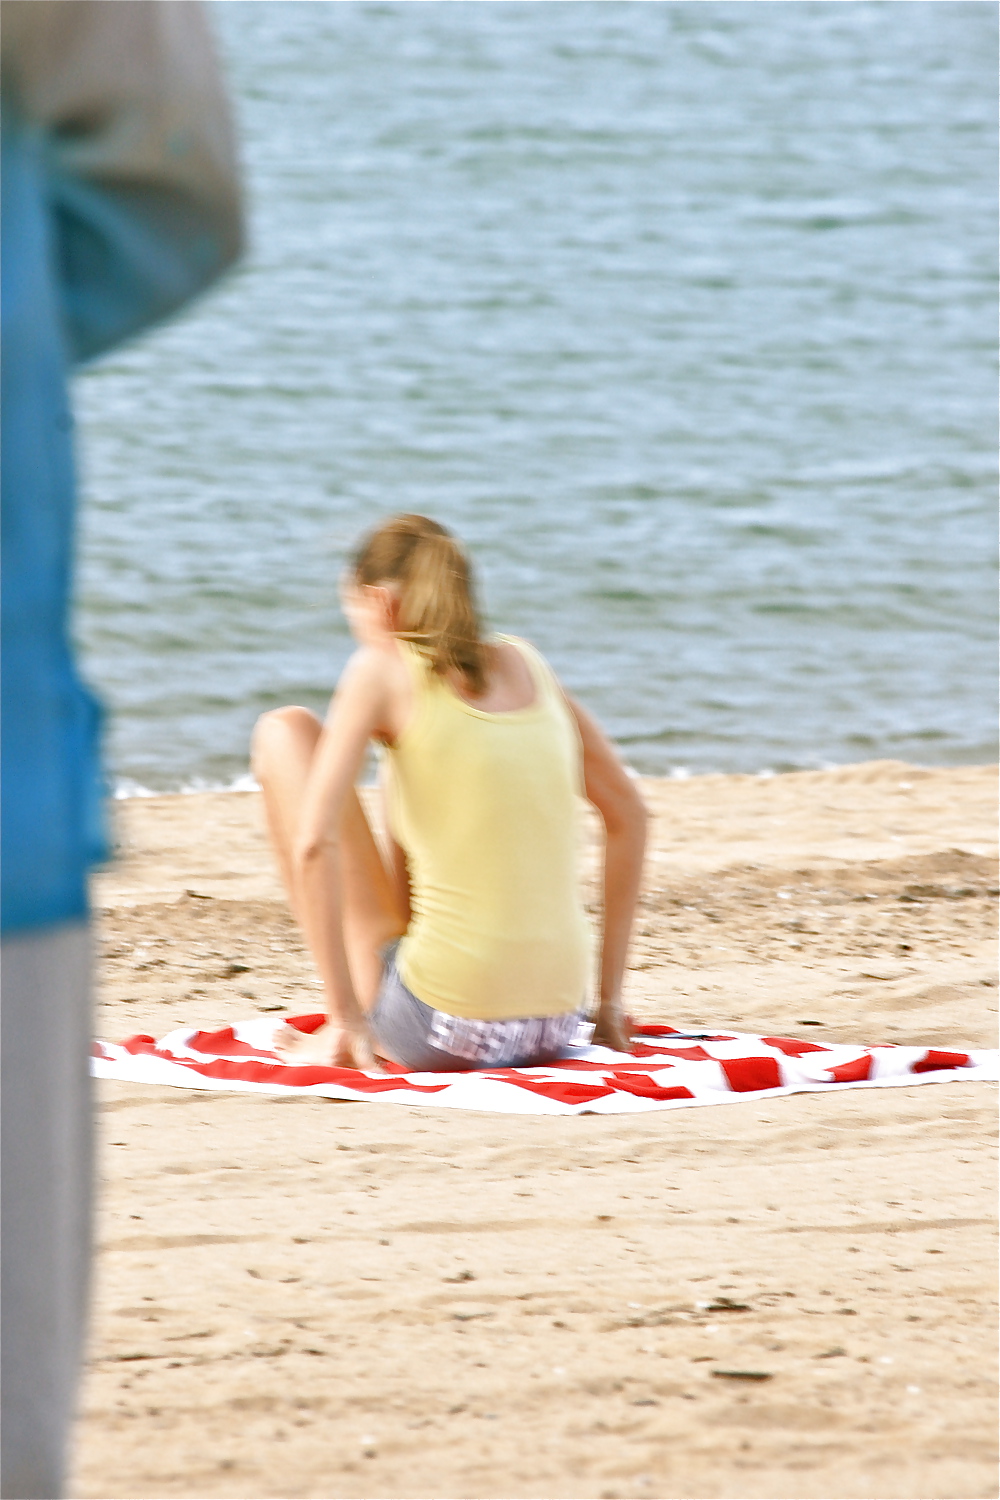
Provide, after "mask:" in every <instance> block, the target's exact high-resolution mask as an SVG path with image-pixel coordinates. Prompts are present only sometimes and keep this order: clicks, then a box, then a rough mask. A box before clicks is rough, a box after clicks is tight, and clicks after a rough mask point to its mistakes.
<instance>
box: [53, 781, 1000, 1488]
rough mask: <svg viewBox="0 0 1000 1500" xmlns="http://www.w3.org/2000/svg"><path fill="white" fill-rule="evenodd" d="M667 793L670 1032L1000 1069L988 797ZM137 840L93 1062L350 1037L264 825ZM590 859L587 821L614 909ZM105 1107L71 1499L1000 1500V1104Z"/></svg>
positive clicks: (260, 1101)
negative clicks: (932, 1049)
mask: <svg viewBox="0 0 1000 1500" xmlns="http://www.w3.org/2000/svg"><path fill="white" fill-rule="evenodd" d="M642 787H643V791H644V794H645V796H646V800H647V802H648V804H649V806H650V810H651V814H652V817H651V828H650V832H651V837H650V848H649V859H648V861H647V867H646V876H645V882H644V887H643V893H642V897H641V902H640V910H639V913H638V917H637V922H636V933H635V940H634V944H633V950H632V953H631V957H630V968H629V975H628V987H627V992H626V998H627V1001H628V1003H629V1005H630V1008H631V1009H632V1012H633V1014H634V1016H635V1018H636V1019H637V1020H643V1021H666V1022H671V1023H674V1024H677V1025H682V1024H683V1025H685V1026H692V1027H695V1028H697V1027H699V1026H703V1025H705V1024H719V1025H728V1026H734V1027H739V1029H742V1030H747V1031H755V1032H761V1033H764V1034H768V1033H783V1034H786V1035H793V1036H794V1035H796V1034H799V1035H804V1036H806V1037H810V1036H811V1037H812V1038H814V1039H819V1040H843V1041H858V1042H862V1043H880V1042H896V1043H900V1044H908V1043H911V1042H913V1043H925V1044H928V1045H943V1046H946V1047H947V1046H952V1045H954V1046H958V1045H962V1044H964V1045H967V1046H970V1047H973V1046H994V1045H996V1025H997V969H996V949H995V942H994V932H995V906H996V901H995V895H996V890H997V874H996V775H995V770H994V769H993V768H991V767H959V768H949V769H934V770H932V769H928V768H917V767H911V766H906V765H903V764H902V763H899V762H874V763H867V764H861V765H852V766H849V767H841V768H838V769H837V770H834V771H813V772H791V773H783V774H781V775H777V776H775V777H766V778H762V777H757V776H749V775H743V776H739V775H734V776H723V775H718V776H703V777H691V778H687V779H677V778H673V779H665V778H661V779H656V778H642ZM116 815H117V819H118V828H119V838H120V840H121V843H122V849H123V852H122V856H121V858H120V859H119V860H118V862H117V863H116V864H115V865H113V866H111V867H110V868H109V869H108V870H106V871H104V872H103V873H101V874H99V875H98V876H97V877H96V878H95V882H94V904H95V924H96V928H97V933H98V937H99V941H100V945H101V949H102V952H103V959H102V964H101V970H102V982H101V987H100V993H99V997H98V1020H97V1032H98V1034H99V1035H103V1036H105V1037H111V1038H114V1039H121V1038H122V1037H124V1036H127V1035H131V1034H135V1033H136V1032H144V1033H147V1034H152V1035H161V1034H163V1033H164V1032H165V1031H168V1030H171V1029H173V1028H175V1027H177V1026H185V1025H199V1026H213V1027H214V1026H223V1025H229V1024H232V1022H233V1021H235V1020H238V1019H241V1018H245V1017H247V1016H249V1015H253V1014H255V1013H256V1012H258V1011H282V1010H284V1011H288V1012H289V1013H295V1012H302V1011H308V1010H311V1009H315V1008H316V1000H317V998H318V992H317V988H316V984H315V978H314V975H313V973H312V969H311V965H310V962H309V959H308V955H307V954H306V952H305V949H304V947H303V944H302V942H301V938H300V936H299V934H298V932H297V930H296V928H295V927H294V924H293V923H292V920H291V918H290V916H289V914H288V911H287V907H286V904H285V902H284V900H283V897H282V895H281V891H280V887H279V884H278V881H277V877H276V875H275V873H274V870H273V868H272V866H271V863H270V857H269V854H268V851H267V847H266V841H265V838H264V833H263V826H262V820H261V809H260V798H259V793H254V792H244V793H235V794H234V793H230V792H222V793H194V794H167V795H164V796H161V797H157V798H148V799H147V798H141V799H139V798H137V799H134V800H129V801H125V802H119V803H118V804H116ZM595 854H596V845H595V829H594V825H593V822H592V821H591V822H590V823H589V824H588V825H587V827H586V830H585V840H584V851H583V879H584V891H585V896H586V899H587V901H588V903H589V904H590V905H591V906H592V907H593V906H594V905H595V903H596V886H595ZM804 1027H810V1028H812V1029H811V1030H805V1031H803V1028H804ZM95 1092H96V1096H97V1100H98V1117H99V1121H100V1135H101V1138H102V1145H101V1151H100V1158H99V1160H100V1163H101V1172H102V1179H103V1181H102V1193H101V1201H100V1231H99V1241H100V1245H101V1249H100V1253H99V1257H98V1264H97V1275H96V1285H95V1299H94V1318H93V1326H92V1332H91V1345H90V1359H89V1364H88V1370H87V1377H86V1380H85V1384H84V1389H83V1400H82V1418H81V1422H80V1425H79V1431H78V1443H77V1454H76V1464H75V1469H74V1474H73V1478H72V1480H71V1488H70V1493H71V1494H72V1495H78V1496H81V1497H85V1496H88V1497H93V1500H109V1497H112V1496H122V1497H125V1496H128V1497H131V1500H139V1497H143V1496H145V1497H149V1500H163V1497H168V1496H171V1497H172V1496H178V1497H182V1496H187V1497H193V1496H198V1497H206V1500H207V1497H215V1496H232V1497H235V1500H250V1497H257V1496H259V1497H292V1496H313V1497H317V1500H320V1497H322V1500H330V1497H335V1496H340V1497H344V1500H347V1497H355V1500H356V1497H358V1496H369V1497H373V1500H374V1497H379V1500H382V1497H390V1496H391V1497H399V1500H407V1497H410V1500H412V1497H414V1496H417V1495H434V1496H439V1497H449V1496H453V1497H456V1500H458V1497H465V1500H469V1497H481V1500H488V1497H497V1496H501V1495H502V1496H506V1497H523V1500H539V1497H542V1496H544V1497H546V1500H559V1497H565V1500H589V1497H593V1500H611V1497H615V1500H633V1497H638V1496H642V1497H645V1496H654V1497H655V1496H662V1497H673V1500H692V1497H699V1500H700V1497H705V1500H709V1497H731V1500H744V1497H747V1500H749V1497H759V1500H830V1497H831V1496H836V1497H838V1500H840V1497H843V1500H855V1497H856V1500H881V1497H886V1500H890V1497H892V1500H912V1496H913V1495H916V1494H920V1495H921V1496H925V1497H927V1500H935V1497H941V1500H958V1497H965V1500H967V1497H979V1496H984V1497H985V1496H990V1497H992V1496H995V1495H996V1493H997V1485H996V1434H995V1409H996V1408H995V1384H994V1378H995V1374H996V1350H995V1347H994V1346H995V1340H994V1339H993V1337H992V1323H991V1319H990V1317H989V1315H986V1316H984V1311H985V1309H986V1308H987V1307H988V1306H989V1305H990V1303H991V1302H992V1300H993V1298H994V1296H995V1290H996V1258H995V1248H994V1229H995V1217H996V1172H995V1157H996V1152H995V1101H996V1091H995V1088H993V1087H992V1086H990V1085H984V1084H982V1083H976V1082H971V1081H970V1082H959V1083H954V1084H941V1085H940V1086H931V1087H929V1086H926V1085H923V1086H920V1087H914V1088H911V1087H900V1088H894V1089H887V1090H870V1091H864V1090H858V1091H856V1092H853V1091H851V1092H847V1093H839V1094H837V1095H833V1096H831V1095H817V1094H808V1095H795V1096H788V1097H784V1098H781V1099H770V1100H766V1101H756V1102H750V1101H741V1102H740V1103H739V1104H738V1105H734V1106H733V1107H732V1108H730V1109H725V1110H713V1109H698V1110H679V1111H674V1112H670V1113H666V1114H641V1115H628V1116H621V1115H619V1116H596V1115H595V1116H581V1117H578V1118H555V1119H553V1118H545V1117H534V1116H504V1117H502V1118H499V1117H496V1116H492V1115H481V1116H480V1115H475V1114H463V1116H462V1117H461V1119H460V1120H458V1119H457V1118H456V1115H455V1114H454V1113H451V1114H449V1112H448V1111H446V1110H443V1109H442V1110H434V1109H427V1110H422V1111H420V1112H419V1115H418V1114H417V1113H416V1112H414V1113H411V1112H409V1111H407V1110H405V1109H401V1108H399V1107H398V1106H386V1105H380V1104H378V1103H365V1104H358V1105H354V1104H335V1103H331V1102H329V1101H323V1100H315V1099H291V1100H281V1099H275V1098H271V1097H263V1096H255V1095H239V1094H218V1093H217V1094H204V1093H198V1092H196V1091H193V1090H191V1091H189V1090H185V1089H167V1088H159V1089H157V1088H153V1087H147V1086H143V1085H138V1084H115V1083H111V1082H108V1081H102V1082H99V1084H98V1086H97V1088H96V1091H95ZM456 1126H457V1127H458V1128H456ZM726 1370H737V1371H739V1370H744V1371H747V1370H749V1371H756V1372H758V1373H759V1374H760V1375H762V1376H766V1377H767V1378H766V1379H762V1380H760V1381H759V1382H758V1381H741V1380H732V1379H730V1378H727V1377H726V1376H725V1375H724V1374H723V1375H718V1374H716V1373H715V1372H717V1371H723V1372H724V1371H726Z"/></svg>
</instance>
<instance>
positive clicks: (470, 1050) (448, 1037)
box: [368, 946, 593, 1073]
mask: <svg viewBox="0 0 1000 1500" xmlns="http://www.w3.org/2000/svg"><path fill="white" fill-rule="evenodd" d="M395 960H396V951H395V946H393V947H392V948H389V949H388V950H387V952H386V955H385V973H384V975H383V978H382V985H381V988H380V990H379V993H378V998H377V1000H376V1001H375V1005H374V1008H373V1009H372V1012H371V1014H370V1016H369V1018H368V1020H369V1024H370V1025H371V1028H372V1031H373V1032H374V1034H375V1039H376V1044H377V1043H378V1042H380V1041H381V1042H382V1043H383V1044H384V1046H385V1048H386V1052H387V1055H388V1056H389V1057H391V1058H394V1059H395V1060H396V1061H397V1062H400V1063H402V1064H403V1065H404V1067H407V1068H409V1069H410V1070H411V1071H413V1072H426V1073H454V1072H462V1071H465V1070H466V1069H469V1068H530V1067H536V1066H539V1065H540V1064H542V1063H546V1062H551V1061H552V1060H553V1059H554V1058H556V1057H558V1056H559V1055H560V1054H561V1053H563V1052H564V1051H565V1050H566V1049H567V1047H570V1046H572V1045H574V1044H575V1043H576V1044H579V1043H582V1042H587V1041H589V1039H590V1032H591V1030H592V1029H593V1028H592V1027H591V1026H590V1025H589V1023H588V1021H587V1015H586V1010H585V1009H584V1008H583V1007H582V1006H581V1008H580V1009H579V1010H571V1011H566V1012H564V1013H563V1014H562V1015H558V1016H515V1017H514V1018H512V1019H510V1020H503V1021H472V1020H468V1019H467V1018H466V1017H464V1016H449V1015H447V1014H446V1013H445V1012H444V1011H441V1010H435V1009H434V1008H433V1006H430V1005H426V1004H425V1003H424V1002H423V1000H418V999H417V997H416V995H414V994H413V993H412V991H410V990H408V989H407V987H406V985H405V984H404V983H403V981H402V979H401V978H400V975H399V970H398V969H397V968H396V961H395Z"/></svg>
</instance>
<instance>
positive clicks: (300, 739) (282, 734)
mask: <svg viewBox="0 0 1000 1500" xmlns="http://www.w3.org/2000/svg"><path fill="white" fill-rule="evenodd" d="M322 729H323V726H322V724H321V723H320V721H319V720H318V719H317V717H316V715H315V714H314V713H311V712H310V710H309V709H308V708H299V707H296V706H289V707H288V708H273V709H271V710H270V711H269V712H268V713H266V714H261V716H260V718H259V719H258V720H257V722H256V724H255V725H254V729H253V734H252V736H251V739H250V769H251V770H252V771H253V774H254V776H255V777H256V778H257V780H258V781H261V782H262V781H264V779H265V778H266V777H267V776H268V775H269V774H270V772H271V770H272V767H273V766H274V764H275V762H276V761H277V760H284V759H286V757H287V756H288V755H289V754H296V753H298V754H301V753H302V751H303V750H306V751H307V752H308V753H309V754H310V755H311V754H312V751H313V750H314V748H315V746H316V741H317V740H318V739H319V737H320V734H321V733H322Z"/></svg>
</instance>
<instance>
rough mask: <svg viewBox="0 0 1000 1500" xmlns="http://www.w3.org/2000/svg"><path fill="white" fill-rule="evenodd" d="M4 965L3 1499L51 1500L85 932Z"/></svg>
mask: <svg viewBox="0 0 1000 1500" xmlns="http://www.w3.org/2000/svg"><path fill="white" fill-rule="evenodd" d="M0 964H2V980H3V1011H2V1044H3V1046H2V1054H3V1055H2V1080H0V1082H2V1138H0V1164H2V1177H3V1182H2V1204H0V1208H2V1256H3V1260H2V1274H0V1301H2V1320H3V1347H2V1360H0V1405H2V1423H3V1453H2V1464H0V1494H2V1495H3V1497H4V1500H57V1497H58V1496H60V1495H61V1494H62V1493H63V1482H64V1476H65V1468H66V1450H67V1443H68V1436H69V1427H70V1422H71V1420H72V1415H73V1403H74V1398H75V1394H76V1383H77V1373H78V1369H79V1363H80V1356H81V1352H82V1345H83V1336H84V1322H85V1313H86V1300H87V1283H88V1273H89V1265H90V1209H91V1167H92V1145H91V1108H90V1071H89V1069H90V1064H89V1054H90V1030H91V1027H90V973H91V946H90V933H89V930H88V927H87V924H86V923H82V922H77V923H68V924H65V925H62V926H58V927H52V928H47V929H45V930H43V931H42V932H37V933H29V934H24V935H17V936H14V937H9V938H5V939H4V941H3V944H2V946H0Z"/></svg>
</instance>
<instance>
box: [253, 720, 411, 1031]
mask: <svg viewBox="0 0 1000 1500" xmlns="http://www.w3.org/2000/svg"><path fill="white" fill-rule="evenodd" d="M322 729H323V726H322V725H321V724H320V722H319V720H318V719H317V717H316V715H315V714H312V713H310V712H309V710H308V709H307V708H278V709H275V710H274V711H273V712H272V713H267V714H263V715H262V716H261V718H260V719H258V721H257V726H256V728H255V730H254V735H253V746H252V765H253V772H254V775H255V776H256V778H257V780H258V781H259V782H260V785H261V789H262V791H263V793H264V806H265V808H266V810H267V825H268V831H269V833H270V836H271V845H272V847H273V849H274V852H275V856H276V858H277V861H278V867H279V869H280V871H281V877H282V880H283V881H284V884H285V890H286V892H287V893H288V901H289V905H290V906H291V908H292V912H293V914H296V915H297V913H296V907H295V889H294V878H293V867H292V853H293V850H294V847H295V839H296V835H297V833H298V828H299V820H300V818H301V815H302V802H303V798H304V795H305V789H306V780H307V778H308V775H309V768H310V766H311V764H312V759H313V756H314V754H315V753H316V745H317V743H318V741H319V737H320V735H321V733H322ZM340 859H341V867H340V868H341V886H342V903H343V924H344V945H345V947H346V949H347V962H348V965H349V967H350V970H351V978H352V980H353V982H354V988H355V993H356V994H357V997H358V1000H359V1001H360V1003H361V1006H362V1008H363V1009H364V1010H370V1009H371V1007H372V1006H373V1005H374V1003H375V999H376V996H377V995H378V990H379V985H380V984H381V982H382V957H381V952H380V949H381V948H382V946H383V945H384V944H385V943H389V942H392V940H393V938H397V937H400V936H401V935H402V934H403V933H404V932H405V931H406V924H407V915H406V912H405V909H404V906H403V903H402V900H401V893H400V890H399V887H398V885H397V883H396V882H395V881H394V880H393V878H392V876H391V875H390V873H389V871H388V870H387V869H386V867H385V864H384V863H383V860H382V856H381V854H380V853H379V849H378V845H377V844H376V842H375V838H374V836H373V834H372V831H371V828H370V827H369V825H368V819H367V818H366V817H365V811H364V808H363V807H362V806H361V802H360V800H359V798H358V795H357V793H356V792H355V793H352V795H351V798H350V800H349V802H348V804H347V806H346V808H345V809H344V820H343V823H342V824H341V828H340Z"/></svg>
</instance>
